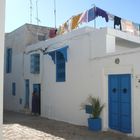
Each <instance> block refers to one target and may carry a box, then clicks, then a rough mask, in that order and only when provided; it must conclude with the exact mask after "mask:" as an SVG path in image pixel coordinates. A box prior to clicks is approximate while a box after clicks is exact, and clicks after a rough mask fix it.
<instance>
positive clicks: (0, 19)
mask: <svg viewBox="0 0 140 140" xmlns="http://www.w3.org/2000/svg"><path fill="white" fill-rule="evenodd" d="M4 24H5V0H1V1H0V64H1V66H0V93H1V94H0V139H1V140H2V124H3V78H4V76H3V73H4V72H3V69H4V27H5V25H4Z"/></svg>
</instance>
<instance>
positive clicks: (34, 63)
mask: <svg viewBox="0 0 140 140" xmlns="http://www.w3.org/2000/svg"><path fill="white" fill-rule="evenodd" d="M30 72H31V73H34V74H38V73H39V72H40V54H32V55H31V64H30Z"/></svg>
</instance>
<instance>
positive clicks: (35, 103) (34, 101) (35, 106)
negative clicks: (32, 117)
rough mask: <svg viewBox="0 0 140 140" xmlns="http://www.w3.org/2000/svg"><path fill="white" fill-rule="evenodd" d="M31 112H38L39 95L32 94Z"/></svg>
mask: <svg viewBox="0 0 140 140" xmlns="http://www.w3.org/2000/svg"><path fill="white" fill-rule="evenodd" d="M32 113H35V114H36V113H39V97H38V95H36V94H35V95H33V96H32Z"/></svg>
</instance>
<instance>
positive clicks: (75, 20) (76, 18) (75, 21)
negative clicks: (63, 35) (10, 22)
mask: <svg viewBox="0 0 140 140" xmlns="http://www.w3.org/2000/svg"><path fill="white" fill-rule="evenodd" d="M80 16H81V14H79V15H77V16H74V17H72V19H71V29H75V28H76V27H77V26H78V21H79V19H80Z"/></svg>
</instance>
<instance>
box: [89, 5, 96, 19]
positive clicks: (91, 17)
mask: <svg viewBox="0 0 140 140" xmlns="http://www.w3.org/2000/svg"><path fill="white" fill-rule="evenodd" d="M94 19H95V10H94V8H91V9H89V10H88V22H90V21H92V20H94Z"/></svg>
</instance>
